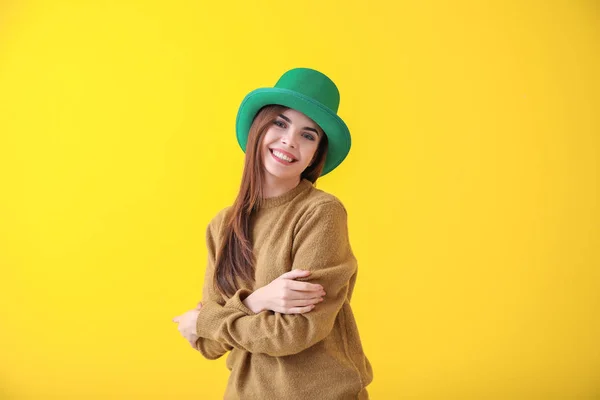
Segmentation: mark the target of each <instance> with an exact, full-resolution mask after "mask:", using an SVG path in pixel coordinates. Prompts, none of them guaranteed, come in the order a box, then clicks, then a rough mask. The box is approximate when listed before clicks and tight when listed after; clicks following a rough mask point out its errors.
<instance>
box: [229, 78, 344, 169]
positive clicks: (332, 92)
mask: <svg viewBox="0 0 600 400" xmlns="http://www.w3.org/2000/svg"><path fill="white" fill-rule="evenodd" d="M269 104H279V105H282V106H286V107H289V108H293V109H294V110H297V111H300V112H301V113H304V114H305V115H306V116H307V117H309V118H310V119H312V120H313V121H315V122H316V123H317V124H318V125H319V126H320V127H321V129H323V131H324V132H325V134H326V135H327V140H328V150H327V158H326V159H325V166H324V167H323V172H322V173H321V176H323V175H325V174H327V173H329V172H331V171H332V170H333V169H334V168H336V167H337V166H338V165H340V164H341V162H342V161H344V158H346V156H347V155H348V152H349V151H350V142H351V141H350V131H349V130H348V127H347V126H346V124H345V123H344V121H342V119H341V118H340V117H338V115H337V110H338V106H339V105H340V92H339V91H338V89H337V87H336V86H335V83H333V81H332V80H331V79H329V78H328V77H327V76H326V75H325V74H323V73H321V72H319V71H316V70H314V69H310V68H294V69H291V70H289V71H287V72H286V73H285V74H283V75H282V76H281V78H279V80H278V81H277V83H276V84H275V86H274V87H272V88H260V89H255V90H253V91H252V92H250V93H248V94H247V95H246V97H245V98H244V100H243V101H242V104H241V105H240V108H239V110H238V113H237V118H236V122H235V130H236V135H237V140H238V143H239V144H240V147H241V148H242V150H244V151H246V143H247V142H248V132H249V130H250V126H251V125H252V121H253V120H254V117H255V116H256V114H257V113H258V111H259V110H260V109H261V108H262V107H264V106H266V105H269Z"/></svg>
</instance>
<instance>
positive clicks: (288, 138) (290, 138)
mask: <svg viewBox="0 0 600 400" xmlns="http://www.w3.org/2000/svg"><path fill="white" fill-rule="evenodd" d="M281 143H283V144H286V145H288V146H290V147H293V148H295V147H296V139H295V138H294V134H293V133H288V134H286V135H283V136H282V137H281Z"/></svg>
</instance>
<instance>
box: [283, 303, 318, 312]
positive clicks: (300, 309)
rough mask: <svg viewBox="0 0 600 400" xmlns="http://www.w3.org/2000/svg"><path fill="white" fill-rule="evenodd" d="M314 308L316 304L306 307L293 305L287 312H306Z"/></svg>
mask: <svg viewBox="0 0 600 400" xmlns="http://www.w3.org/2000/svg"><path fill="white" fill-rule="evenodd" d="M313 308H315V305H314V304H313V305H310V306H306V307H293V308H290V309H289V310H288V312H287V313H286V314H304V313H306V312H309V311H311V310H312V309H313Z"/></svg>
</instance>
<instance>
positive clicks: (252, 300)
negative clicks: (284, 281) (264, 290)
mask: <svg viewBox="0 0 600 400" xmlns="http://www.w3.org/2000/svg"><path fill="white" fill-rule="evenodd" d="M242 303H244V305H245V306H246V307H248V308H249V309H250V310H251V311H252V312H253V313H255V314H258V313H259V312H261V311H262V310H263V306H262V304H261V301H260V296H259V295H258V293H257V292H256V291H255V292H252V294H251V295H250V296H248V297H246V298H245V299H244V300H243V301H242Z"/></svg>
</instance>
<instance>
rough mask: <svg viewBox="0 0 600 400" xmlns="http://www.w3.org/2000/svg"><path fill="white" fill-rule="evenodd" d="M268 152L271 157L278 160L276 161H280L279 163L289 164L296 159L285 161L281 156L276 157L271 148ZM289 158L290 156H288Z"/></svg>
mask: <svg viewBox="0 0 600 400" xmlns="http://www.w3.org/2000/svg"><path fill="white" fill-rule="evenodd" d="M277 151H279V150H277ZM269 153H271V157H273V158H274V159H275V161H278V162H280V163H281V164H283V165H291V164H293V163H295V162H296V160H294V161H292V162H287V161H285V160H282V159H281V158H279V157H277V156H276V155H275V154H273V150H272V149H269ZM281 153H283V152H281ZM290 158H291V157H290Z"/></svg>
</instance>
